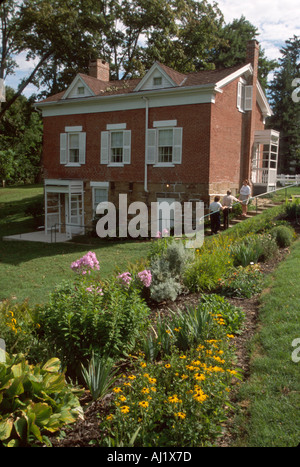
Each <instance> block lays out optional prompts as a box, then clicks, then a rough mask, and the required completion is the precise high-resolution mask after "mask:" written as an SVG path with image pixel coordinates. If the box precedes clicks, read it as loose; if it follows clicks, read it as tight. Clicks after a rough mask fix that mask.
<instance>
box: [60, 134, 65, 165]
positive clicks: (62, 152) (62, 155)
mask: <svg viewBox="0 0 300 467" xmlns="http://www.w3.org/2000/svg"><path fill="white" fill-rule="evenodd" d="M60 163H61V164H66V163H67V134H66V133H61V134H60Z"/></svg>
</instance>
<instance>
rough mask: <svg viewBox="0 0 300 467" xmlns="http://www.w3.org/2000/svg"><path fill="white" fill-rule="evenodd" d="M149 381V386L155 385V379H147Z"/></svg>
mask: <svg viewBox="0 0 300 467" xmlns="http://www.w3.org/2000/svg"><path fill="white" fill-rule="evenodd" d="M148 379H149V383H151V384H155V383H156V381H157V380H156V378H148Z"/></svg>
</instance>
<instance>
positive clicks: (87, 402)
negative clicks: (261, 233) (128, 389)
mask: <svg viewBox="0 0 300 467" xmlns="http://www.w3.org/2000/svg"><path fill="white" fill-rule="evenodd" d="M295 230H296V231H297V234H298V235H299V234H300V228H299V226H296V227H295ZM288 254H289V248H284V249H281V250H280V251H279V254H278V255H277V256H276V257H275V258H273V259H272V260H270V261H268V262H265V263H261V264H260V269H261V271H262V272H263V273H264V274H270V273H272V272H273V271H274V270H275V268H276V267H277V265H278V264H279V263H280V262H281V261H282V260H283V259H285V258H286V256H287V255H288ZM200 295H201V294H197V293H195V294H187V295H181V296H180V297H178V299H177V300H176V301H175V302H163V303H160V304H152V306H151V313H152V314H153V316H156V315H157V312H160V313H161V314H162V315H167V314H168V313H170V309H171V310H172V309H173V310H175V309H177V308H178V307H180V308H181V307H182V308H184V307H187V306H193V305H196V304H198V302H199V298H200ZM259 299H260V296H254V297H252V298H250V299H237V298H227V300H228V301H229V302H230V303H231V304H233V305H235V306H237V307H241V308H242V309H243V310H244V312H245V315H246V319H245V324H244V328H243V331H242V333H241V334H239V335H238V336H236V337H235V339H234V346H235V349H236V351H235V354H236V359H237V361H236V363H237V366H238V367H239V368H241V370H242V372H243V379H244V381H245V380H247V378H248V377H249V374H250V364H249V363H250V362H249V354H248V349H247V345H248V343H249V342H250V341H251V339H252V337H253V336H254V334H255V333H256V331H257V326H258V315H259V309H260V301H259ZM232 397H233V400H232V403H233V405H234V404H235V403H236V401H235V400H234V391H233V396H232ZM110 398H111V395H110V396H107V398H104V399H103V400H102V401H91V399H90V396H89V394H88V393H87V392H86V393H85V395H84V396H83V398H82V399H81V404H82V406H83V408H84V420H80V421H78V422H77V423H75V424H73V425H71V426H70V427H68V428H67V429H65V430H64V437H63V438H60V439H57V438H55V437H53V439H51V443H52V445H53V447H89V446H90V447H92V446H97V440H100V439H101V438H102V436H103V433H101V429H100V423H101V418H103V417H104V416H105V415H106V413H107V407H108V402H109V399H110ZM240 408H242V409H244V410H246V408H243V407H240ZM233 424H234V413H232V414H229V415H228V420H227V422H226V423H225V424H224V435H223V436H222V437H221V438H220V439H219V440H218V442H217V446H219V447H230V446H231V445H232V440H233V439H234V434H233V433H234V430H233V429H232V428H233Z"/></svg>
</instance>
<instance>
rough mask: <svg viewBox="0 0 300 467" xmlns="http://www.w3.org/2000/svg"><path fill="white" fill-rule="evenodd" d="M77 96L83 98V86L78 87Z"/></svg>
mask: <svg viewBox="0 0 300 467" xmlns="http://www.w3.org/2000/svg"><path fill="white" fill-rule="evenodd" d="M77 94H78V96H84V86H78V88H77Z"/></svg>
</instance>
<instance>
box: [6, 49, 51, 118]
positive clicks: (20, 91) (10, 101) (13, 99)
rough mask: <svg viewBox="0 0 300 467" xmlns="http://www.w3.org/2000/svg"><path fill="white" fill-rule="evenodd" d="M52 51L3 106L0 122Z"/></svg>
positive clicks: (49, 53) (44, 56)
mask: <svg viewBox="0 0 300 467" xmlns="http://www.w3.org/2000/svg"><path fill="white" fill-rule="evenodd" d="M52 53H53V52H52V50H51V51H49V52H47V53H46V54H45V55H43V57H42V58H41V59H40V61H39V63H38V64H37V65H36V67H35V68H34V70H33V71H32V73H31V74H30V75H29V77H28V78H27V79H26V80H25V81H24V82H23V84H22V85H21V86H20V87H19V89H18V90H17V92H16V93H15V94H14V96H13V97H12V98H11V99H10V100H9V101H8V102H6V104H5V105H4V106H3V109H2V110H1V112H0V120H1V119H2V117H3V115H4V114H5V112H6V111H7V110H8V109H9V108H10V107H11V105H12V104H13V103H14V102H15V101H16V100H17V99H18V97H19V96H20V95H21V94H22V92H23V91H24V89H25V88H26V86H28V84H29V83H31V81H32V79H33V77H34V75H35V74H36V72H37V71H38V69H39V68H40V67H41V66H42V65H43V63H44V62H45V61H46V60H47V59H48V58H49V57H50V55H52Z"/></svg>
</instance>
